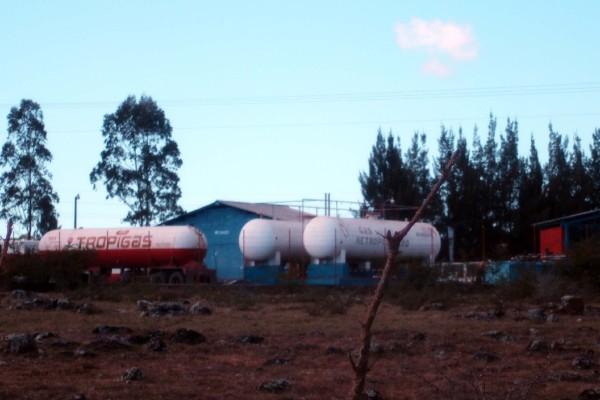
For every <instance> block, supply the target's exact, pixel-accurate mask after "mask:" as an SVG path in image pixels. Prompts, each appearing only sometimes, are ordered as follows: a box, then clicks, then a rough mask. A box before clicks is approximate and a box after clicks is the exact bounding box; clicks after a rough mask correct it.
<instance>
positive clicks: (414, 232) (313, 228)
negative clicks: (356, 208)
mask: <svg viewBox="0 0 600 400" xmlns="http://www.w3.org/2000/svg"><path fill="white" fill-rule="evenodd" d="M406 225H408V222H407V221H389V220H377V219H360V218H333V217H316V218H314V219H312V220H311V221H310V222H309V223H308V224H307V225H306V229H305V230H304V247H305V248H306V251H307V252H308V254H309V255H310V256H311V257H312V258H314V259H317V260H336V261H338V262H345V261H346V259H355V260H374V259H380V258H384V257H386V243H385V240H384V238H383V237H382V236H381V235H384V234H385V233H386V232H387V231H391V232H392V233H393V232H396V231H400V230H402V229H403V228H404V227H405V226H406ZM439 251H440V235H439V233H438V231H437V229H435V227H434V226H433V225H431V224H427V223H423V222H417V223H416V224H415V225H414V226H413V227H412V229H411V230H410V232H409V233H408V235H406V237H405V238H404V240H402V242H401V243H400V255H401V256H402V257H418V258H426V259H429V260H431V261H433V260H434V259H435V257H436V256H437V254H438V253H439Z"/></svg>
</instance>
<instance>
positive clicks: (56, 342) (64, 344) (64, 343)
mask: <svg viewBox="0 0 600 400" xmlns="http://www.w3.org/2000/svg"><path fill="white" fill-rule="evenodd" d="M48 345H49V346H51V347H56V348H59V349H68V348H74V347H76V346H79V343H77V342H74V341H72V340H68V339H63V338H59V337H55V338H51V339H50V340H49V343H48Z"/></svg>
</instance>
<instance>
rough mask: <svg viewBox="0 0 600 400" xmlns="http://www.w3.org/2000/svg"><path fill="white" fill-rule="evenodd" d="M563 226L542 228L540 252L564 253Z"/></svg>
mask: <svg viewBox="0 0 600 400" xmlns="http://www.w3.org/2000/svg"><path fill="white" fill-rule="evenodd" d="M563 253H564V248H563V229H562V226H555V227H552V228H545V229H542V230H540V254H563Z"/></svg>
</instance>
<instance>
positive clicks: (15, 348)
mask: <svg viewBox="0 0 600 400" xmlns="http://www.w3.org/2000/svg"><path fill="white" fill-rule="evenodd" d="M5 340H6V342H7V346H6V349H7V351H8V352H9V353H13V354H24V353H33V352H37V345H36V342H35V339H34V337H33V335H29V334H26V333H16V334H11V335H7V336H6V338H5Z"/></svg>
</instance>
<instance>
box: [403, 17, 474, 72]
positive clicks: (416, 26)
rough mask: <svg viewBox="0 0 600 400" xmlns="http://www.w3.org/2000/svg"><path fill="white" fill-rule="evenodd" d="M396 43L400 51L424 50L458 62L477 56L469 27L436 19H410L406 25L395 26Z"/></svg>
mask: <svg viewBox="0 0 600 400" xmlns="http://www.w3.org/2000/svg"><path fill="white" fill-rule="evenodd" d="M396 41H397V42H398V45H399V46H400V48H401V49H406V50H409V49H424V50H427V51H430V52H433V53H443V54H447V55H448V56H450V57H451V58H453V59H455V60H460V61H464V60H472V59H474V58H476V57H477V54H478V49H477V41H476V40H475V37H474V35H473V32H472V30H471V27H470V26H468V25H459V24H456V23H454V22H442V21H440V20H438V19H434V20H431V21H426V20H423V19H420V18H412V19H411V20H410V22H408V23H399V24H397V25H396Z"/></svg>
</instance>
